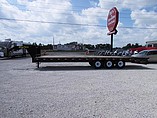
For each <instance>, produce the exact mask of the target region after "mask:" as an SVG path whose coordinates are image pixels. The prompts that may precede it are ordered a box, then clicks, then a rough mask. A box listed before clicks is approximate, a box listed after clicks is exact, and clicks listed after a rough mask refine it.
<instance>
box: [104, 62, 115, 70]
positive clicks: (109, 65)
mask: <svg viewBox="0 0 157 118" xmlns="http://www.w3.org/2000/svg"><path fill="white" fill-rule="evenodd" d="M104 65H105V67H106V68H112V67H113V65H114V64H113V62H112V61H106V62H105V64H104Z"/></svg>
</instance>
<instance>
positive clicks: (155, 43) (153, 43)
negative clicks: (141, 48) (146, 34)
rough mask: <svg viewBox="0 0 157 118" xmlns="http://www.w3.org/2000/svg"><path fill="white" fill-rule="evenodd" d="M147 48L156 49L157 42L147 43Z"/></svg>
mask: <svg viewBox="0 0 157 118" xmlns="http://www.w3.org/2000/svg"><path fill="white" fill-rule="evenodd" d="M146 47H156V48H157V40H156V41H147V42H146Z"/></svg>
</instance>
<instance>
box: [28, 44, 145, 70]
mask: <svg viewBox="0 0 157 118" xmlns="http://www.w3.org/2000/svg"><path fill="white" fill-rule="evenodd" d="M28 52H29V53H30V55H31V57H32V62H33V63H37V67H38V68H39V65H40V63H41V62H89V64H90V65H91V66H92V67H95V68H102V67H106V68H112V67H113V66H116V67H117V68H123V67H125V63H126V62H133V63H140V64H147V63H148V58H143V57H140V58H139V57H130V56H95V55H80V56H78V55H77V56H76V55H74V56H72V55H70V56H53V55H44V56H41V48H40V46H29V48H28Z"/></svg>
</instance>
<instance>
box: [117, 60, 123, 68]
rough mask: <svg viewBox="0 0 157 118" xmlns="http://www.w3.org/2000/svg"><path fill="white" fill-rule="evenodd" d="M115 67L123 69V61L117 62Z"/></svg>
mask: <svg viewBox="0 0 157 118" xmlns="http://www.w3.org/2000/svg"><path fill="white" fill-rule="evenodd" d="M116 67H117V68H124V67H125V61H121V60H120V61H118V62H117V63H116Z"/></svg>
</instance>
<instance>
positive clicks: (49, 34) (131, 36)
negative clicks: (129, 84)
mask: <svg viewBox="0 0 157 118" xmlns="http://www.w3.org/2000/svg"><path fill="white" fill-rule="evenodd" d="M0 2H1V4H0V17H1V19H0V27H1V30H0V41H2V40H4V39H6V38H11V39H12V40H23V41H25V42H37V43H43V44H48V43H52V39H53V37H54V38H55V44H58V43H59V42H61V43H63V44H64V43H68V42H72V41H77V42H78V43H82V42H83V43H91V44H98V43H110V36H108V35H107V33H108V29H107V27H105V26H106V19H107V15H108V12H109V10H110V9H111V8H112V7H115V6H116V7H117V9H118V10H119V13H120V15H119V24H118V27H117V29H118V34H117V35H115V36H114V46H115V47H120V46H124V45H126V44H128V43H139V44H142V45H144V44H145V42H146V41H151V40H157V38H156V37H157V33H156V32H157V20H156V19H157V0H151V1H150V0H143V1H141V0H137V1H136V3H135V2H134V1H130V0H113V1H111V0H53V2H52V0H24V1H23V0H0ZM43 22H44V23H43ZM87 25H89V26H87ZM96 25H98V27H97V26H96Z"/></svg>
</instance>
